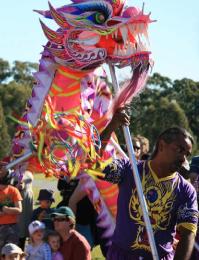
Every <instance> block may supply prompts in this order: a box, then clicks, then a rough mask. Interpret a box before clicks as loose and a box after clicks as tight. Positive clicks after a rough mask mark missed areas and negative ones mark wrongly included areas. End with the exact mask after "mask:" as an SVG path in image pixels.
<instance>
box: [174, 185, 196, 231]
mask: <svg viewBox="0 0 199 260" xmlns="http://www.w3.org/2000/svg"><path fill="white" fill-rule="evenodd" d="M191 188H192V187H191ZM191 188H188V189H187V192H186V195H185V201H184V203H183V204H182V205H181V206H180V207H179V209H178V212H177V229H179V227H184V228H186V229H188V230H190V231H192V232H193V233H195V234H196V232H197V224H198V204H197V196H196V191H195V190H193V189H191Z"/></svg>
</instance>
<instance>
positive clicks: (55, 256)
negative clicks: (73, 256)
mask: <svg viewBox="0 0 199 260" xmlns="http://www.w3.org/2000/svg"><path fill="white" fill-rule="evenodd" d="M52 260H64V258H63V256H62V254H61V253H60V252H54V253H52Z"/></svg>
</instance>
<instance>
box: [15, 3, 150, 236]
mask: <svg viewBox="0 0 199 260" xmlns="http://www.w3.org/2000/svg"><path fill="white" fill-rule="evenodd" d="M72 2H73V3H72V4H70V5H66V6H63V7H60V8H57V9H55V8H54V7H52V6H51V4H49V11H37V12H38V13H39V14H41V15H43V16H44V17H45V18H49V19H53V20H54V21H55V22H56V24H57V25H58V26H59V28H58V29H57V31H53V30H51V29H50V28H48V27H47V26H46V25H45V24H44V23H43V22H41V25H42V29H43V31H44V34H45V35H46V37H47V39H48V42H47V44H46V46H44V50H43V53H42V57H41V60H40V65H39V71H38V72H36V73H35V75H34V77H35V85H34V86H33V91H32V96H31V97H30V99H29V100H28V102H27V105H26V110H25V112H24V114H23V116H22V118H21V121H20V122H21V123H20V125H19V126H18V128H17V132H16V134H15V137H14V140H13V145H12V156H13V158H15V159H16V158H20V157H21V156H22V155H24V154H26V153H27V152H29V151H30V150H31V149H32V147H34V149H36V150H37V156H34V157H32V158H31V159H29V160H28V161H27V162H25V163H21V164H19V165H18V166H17V169H16V172H17V173H18V174H19V176H20V174H21V173H23V171H24V169H25V168H29V169H31V170H33V171H37V172H38V171H39V172H41V171H42V172H45V173H46V175H56V176H58V177H60V176H61V175H68V176H70V177H75V176H76V175H78V174H79V173H81V172H86V171H87V173H88V172H89V170H90V172H92V173H93V174H96V172H98V169H99V168H103V167H104V166H105V165H106V163H108V162H109V161H110V158H112V157H113V156H115V155H114V154H115V152H114V149H113V147H112V146H111V145H107V147H106V150H105V151H104V153H103V155H101V154H100V155H99V153H98V151H99V149H100V139H99V134H100V133H101V132H102V131H103V129H104V128H105V127H106V125H107V123H108V122H109V120H110V119H111V116H112V114H113V113H114V111H115V110H116V109H117V108H118V107H120V106H123V105H125V104H126V103H128V102H129V101H130V100H131V99H132V97H133V96H135V95H136V94H137V93H138V92H139V91H140V90H141V89H142V88H143V86H144V82H145V80H146V78H147V72H148V68H149V63H150V59H149V56H150V52H149V51H148V49H147V47H146V45H147V42H148V36H147V29H148V24H149V23H150V22H152V21H151V20H150V15H145V14H144V11H143V10H140V9H137V8H135V7H125V1H124V0H107V1H99V0H97V1H95V0H93V1H92V0H90V1H80V0H73V1H72ZM103 63H111V64H114V65H117V66H119V67H125V66H128V65H130V66H131V67H132V69H133V71H134V72H133V73H132V78H131V79H130V80H129V81H128V83H126V85H125V86H124V87H123V88H122V90H121V91H120V93H119V94H118V95H116V96H115V97H114V98H112V94H111V90H110V89H109V87H108V85H107V84H106V83H105V81H104V80H102V78H104V77H105V73H104V71H103V70H102V69H101V71H100V69H99V68H100V66H101V65H102V64H103ZM100 74H101V75H100ZM96 169H97V170H96ZM83 175H84V174H83ZM87 176H88V175H87ZM89 183H90V184H89ZM85 188H86V189H87V190H88V194H89V198H90V199H91V201H92V202H93V204H94V205H95V208H96V209H97V210H98V212H100V207H99V205H101V213H102V214H104V212H105V211H104V210H107V209H108V211H109V213H110V214H111V216H112V217H115V214H116V200H117V187H116V186H114V185H111V184H107V183H105V182H103V181H101V180H95V182H94V181H93V179H91V178H89V180H88V181H87V182H86V184H85ZM99 191H100V193H101V195H102V197H103V199H104V200H103V201H105V203H104V202H103V203H101V204H100V203H99V201H100V200H101V198H102V197H101V196H100V195H99V194H100V193H99ZM102 205H103V207H102ZM102 208H103V209H102ZM102 219H104V218H102ZM104 223H105V222H104ZM109 224H110V223H109ZM109 226H110V230H111V232H112V229H113V227H112V228H111V225H109Z"/></svg>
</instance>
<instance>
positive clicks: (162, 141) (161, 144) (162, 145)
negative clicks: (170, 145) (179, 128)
mask: <svg viewBox="0 0 199 260" xmlns="http://www.w3.org/2000/svg"><path fill="white" fill-rule="evenodd" d="M164 147H165V141H164V140H160V141H159V147H158V151H160V152H162V151H163V150H164Z"/></svg>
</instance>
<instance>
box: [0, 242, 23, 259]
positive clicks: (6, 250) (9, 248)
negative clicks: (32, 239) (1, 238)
mask: <svg viewBox="0 0 199 260" xmlns="http://www.w3.org/2000/svg"><path fill="white" fill-rule="evenodd" d="M25 255H26V254H25V253H24V252H23V251H22V250H21V248H20V247H18V246H17V245H15V244H12V243H8V244H6V245H5V246H4V247H3V248H2V250H1V259H2V260H25Z"/></svg>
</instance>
